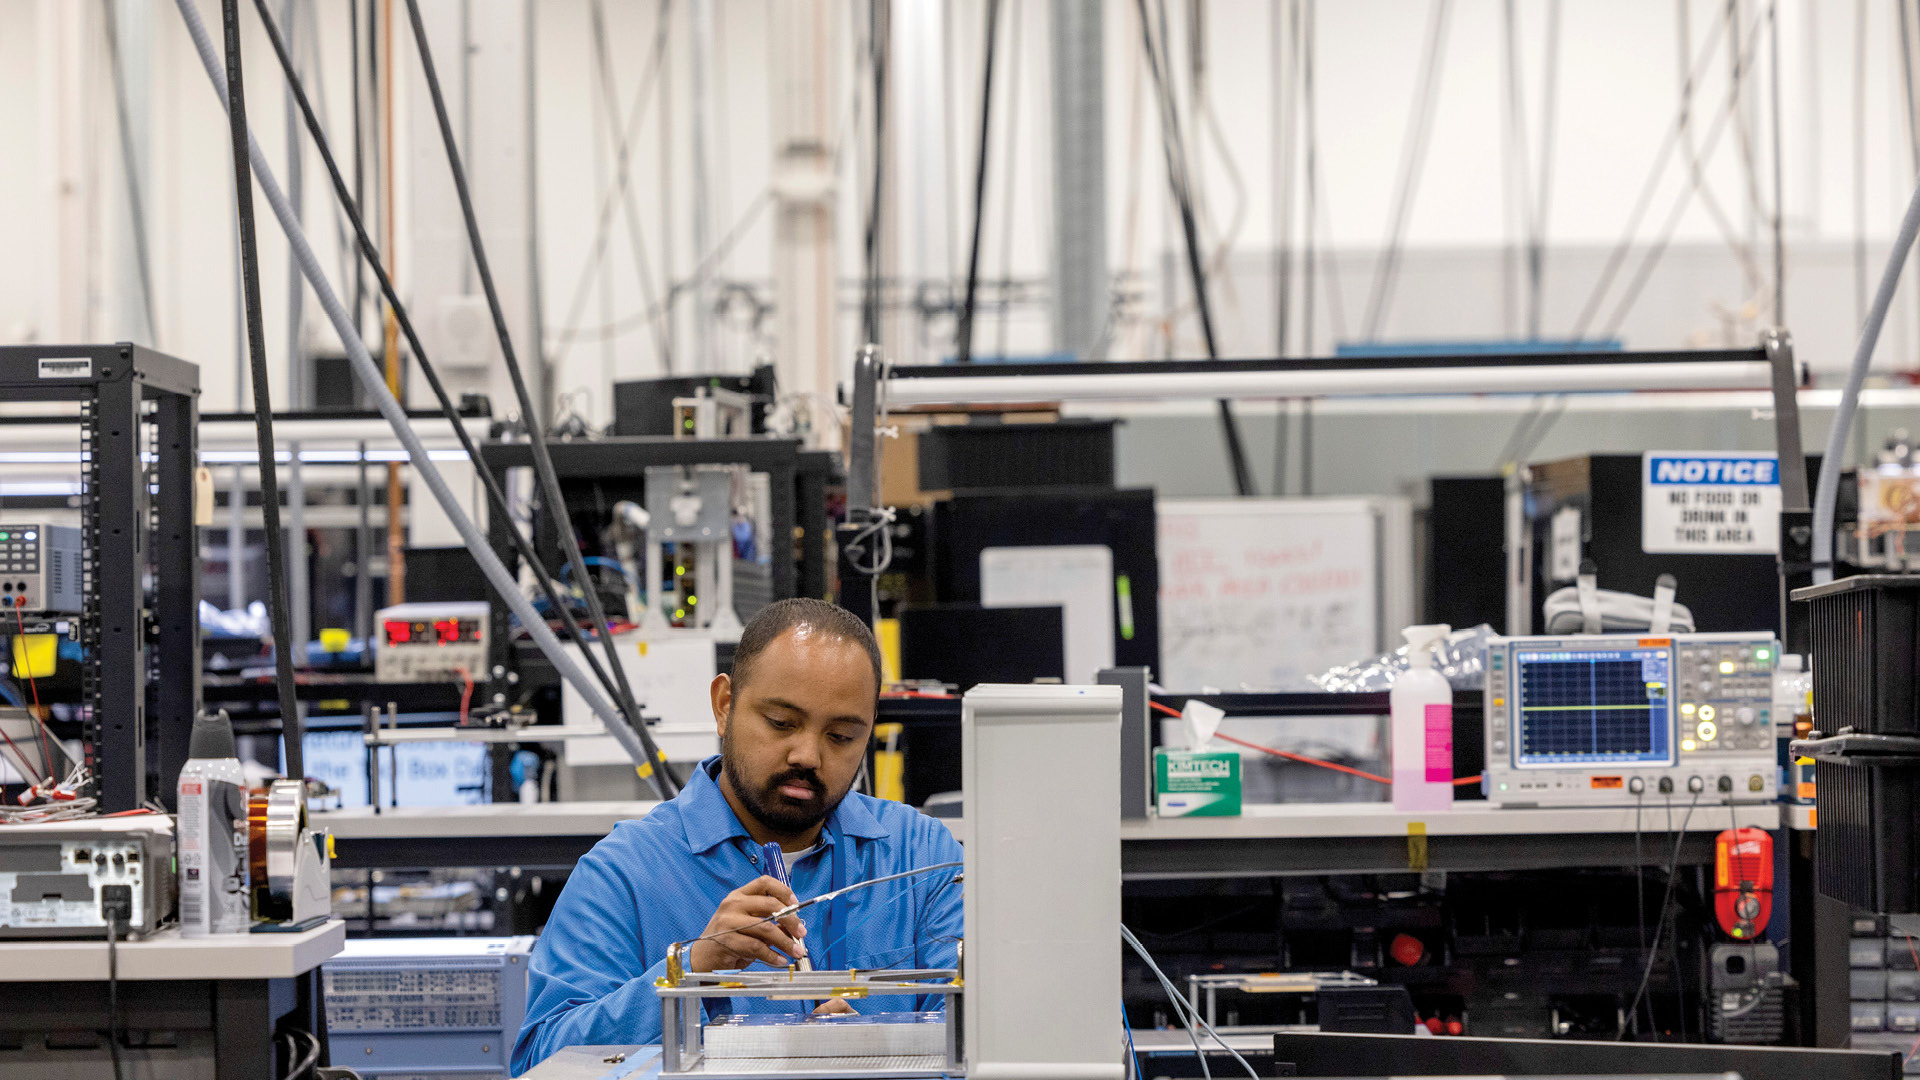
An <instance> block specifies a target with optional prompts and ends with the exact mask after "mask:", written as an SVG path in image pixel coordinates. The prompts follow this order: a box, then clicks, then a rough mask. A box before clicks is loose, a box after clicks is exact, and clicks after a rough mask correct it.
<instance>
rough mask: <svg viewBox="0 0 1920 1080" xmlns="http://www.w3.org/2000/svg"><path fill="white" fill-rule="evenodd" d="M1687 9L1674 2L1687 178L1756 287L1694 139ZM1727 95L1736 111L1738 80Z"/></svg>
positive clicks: (1748, 254) (1755, 272)
mask: <svg viewBox="0 0 1920 1080" xmlns="http://www.w3.org/2000/svg"><path fill="white" fill-rule="evenodd" d="M1689 9H1690V4H1689V3H1688V2H1687V0H1680V2H1679V3H1677V4H1676V5H1674V12H1675V16H1676V20H1677V26H1676V33H1677V35H1678V41H1679V49H1678V58H1679V61H1680V115H1681V117H1682V120H1681V132H1680V143H1681V149H1682V154H1683V156H1684V158H1685V160H1686V164H1687V179H1688V182H1689V183H1691V184H1692V186H1693V192H1694V194H1695V195H1697V196H1698V197H1699V199H1700V205H1701V206H1702V207H1703V208H1704V209H1705V210H1706V211H1707V215H1708V216H1709V217H1710V218H1712V220H1713V224H1714V227H1715V228H1716V229H1718V230H1719V232H1720V238H1721V239H1722V240H1724V241H1725V242H1726V245H1727V247H1728V248H1729V249H1730V250H1732V252H1733V255H1734V258H1735V260H1737V261H1738V262H1739V264H1740V269H1741V272H1742V273H1743V274H1744V275H1745V277H1746V283H1747V288H1748V289H1749V290H1758V289H1759V288H1760V286H1761V276H1760V267H1759V265H1758V264H1756V263H1755V262H1754V261H1753V251H1752V250H1751V249H1750V248H1749V247H1748V246H1747V245H1746V243H1745V241H1743V240H1742V239H1741V238H1740V237H1739V236H1738V235H1737V234H1736V233H1735V232H1734V228H1733V222H1732V221H1731V220H1730V219H1729V218H1728V217H1727V214H1726V211H1725V210H1724V209H1722V207H1721V206H1720V200H1719V198H1718V197H1716V196H1715V195H1714V194H1713V188H1712V186H1710V185H1709V184H1708V183H1707V181H1706V175H1705V166H1704V164H1703V162H1702V161H1701V151H1700V148H1698V147H1696V146H1695V145H1694V142H1693V100H1694V96H1695V93H1696V91H1697V89H1698V86H1697V82H1698V81H1697V80H1696V79H1695V78H1694V77H1693V73H1692V72H1691V71H1689V70H1688V69H1687V66H1686V65H1687V57H1688V56H1689V55H1690V54H1691V52H1692V49H1691V47H1690V44H1689V43H1690V42H1691V41H1692V37H1693V35H1692V31H1691V26H1692V20H1691V19H1690V18H1689V13H1690V12H1689ZM1733 66H1734V67H1735V68H1736V69H1739V68H1740V67H1741V64H1740V63H1739V61H1738V60H1737V59H1736V60H1735V61H1734V65H1733ZM1728 97H1729V99H1730V100H1731V101H1732V102H1733V103H1734V104H1733V106H1732V107H1733V108H1734V109H1736V110H1737V109H1738V107H1739V106H1738V103H1739V100H1740V84H1739V82H1738V81H1737V80H1736V81H1735V83H1734V84H1733V89H1731V90H1729V91H1728Z"/></svg>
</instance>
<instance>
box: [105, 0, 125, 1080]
mask: <svg viewBox="0 0 1920 1080" xmlns="http://www.w3.org/2000/svg"><path fill="white" fill-rule="evenodd" d="M107 2H108V3H112V2H113V0H107ZM116 857H117V856H116ZM119 937H120V917H119V916H118V915H117V914H114V915H108V916H107V1055H108V1057H110V1058H112V1059H113V1080H120V1078H121V1076H122V1073H121V1071H120V941H119Z"/></svg>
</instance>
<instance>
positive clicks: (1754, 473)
mask: <svg viewBox="0 0 1920 1080" xmlns="http://www.w3.org/2000/svg"><path fill="white" fill-rule="evenodd" d="M1640 468H1641V473H1640V547H1641V549H1642V550H1644V551H1647V552H1649V553H1654V552H1659V553H1667V552H1675V553H1686V554H1694V555H1729V554H1752V555H1762V554H1764V555H1772V554H1775V553H1777V552H1778V551H1779V550H1780V463H1779V459H1778V458H1776V457H1775V456H1774V455H1772V454H1732V453H1729V454H1709V453H1696V452H1690V451H1678V452H1661V451H1652V452H1649V453H1647V454H1645V455H1643V456H1642V457H1641V459H1640Z"/></svg>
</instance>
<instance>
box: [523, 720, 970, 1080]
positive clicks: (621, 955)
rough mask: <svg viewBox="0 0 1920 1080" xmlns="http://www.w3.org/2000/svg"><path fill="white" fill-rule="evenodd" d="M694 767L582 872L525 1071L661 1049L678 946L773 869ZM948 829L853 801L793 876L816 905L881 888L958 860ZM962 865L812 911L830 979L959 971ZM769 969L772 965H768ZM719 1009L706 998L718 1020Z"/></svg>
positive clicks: (544, 984) (534, 980)
mask: <svg viewBox="0 0 1920 1080" xmlns="http://www.w3.org/2000/svg"><path fill="white" fill-rule="evenodd" d="M719 767H720V759H719V758H718V757H711V758H708V759H707V760H705V761H703V762H701V763H700V764H699V766H698V767H696V768H695V769H694V770H693V777H692V779H691V780H689V781H688V783H687V786H686V787H685V788H684V789H683V790H682V791H681V792H680V794H679V796H678V797H676V798H674V799H673V800H672V801H671V802H667V803H664V804H662V805H660V806H659V807H657V808H655V810H654V811H653V812H652V813H651V814H648V815H647V816H646V817H645V818H644V819H642V820H639V821H623V822H621V823H620V824H618V825H616V826H615V827H614V830H613V832H612V833H611V834H609V835H608V836H607V838H606V839H604V840H602V841H600V842H599V843H598V844H595V845H594V846H593V850H592V851H589V852H588V853H587V854H586V857H585V858H583V859H581V860H580V862H579V863H578V864H577V865H576V866H575V867H574V869H573V874H572V876H571V877H570V878H569V879H568V881H567V886H566V889H565V891H563V892H562V893H561V894H560V900H559V902H558V903H556V904H555V905H554V908H553V916H552V918H551V919H549V920H548V922H547V926H546V929H545V930H544V931H543V932H542V933H541V935H540V941H539V943H538V944H536V945H535V946H534V950H533V964H532V970H531V971H530V973H529V979H530V982H529V985H528V987H527V1016H526V1020H525V1022H524V1023H522V1024H521V1027H520V1037H519V1038H518V1039H517V1040H515V1042H514V1047H513V1073H514V1075H516V1076H518V1075H519V1074H520V1073H522V1072H525V1071H526V1070H528V1069H530V1068H532V1067H533V1066H535V1065H537V1064H539V1063H540V1062H541V1061H544V1060H546V1059H547V1058H548V1057H550V1056H552V1055H553V1053H554V1052H555V1051H558V1050H559V1049H560V1048H562V1047H565V1046H581V1045H609V1044H629V1043H657V1042H659V1041H660V999H659V998H658V997H656V996H655V994H654V990H653V986H654V980H655V979H657V978H659V977H660V976H661V975H663V974H664V973H665V971H666V955H667V946H668V945H670V944H672V943H674V942H676V941H687V940H690V939H692V938H696V937H699V936H700V935H701V933H702V932H703V931H705V930H706V928H707V920H709V919H711V918H712V917H713V912H714V909H716V908H718V907H719V906H720V902H721V901H722V900H724V899H726V896H727V894H728V893H730V892H732V891H733V890H735V889H737V888H739V887H740V886H742V885H745V884H746V883H747V882H749V881H752V880H753V879H754V878H756V877H759V876H760V875H761V874H763V873H765V872H766V868H765V867H764V866H762V865H761V859H760V846H759V845H758V844H756V843H754V842H753V840H752V838H751V837H749V836H748V835H747V830H746V828H745V827H744V826H742V825H741V824H740V819H739V818H738V817H736V816H734V813H733V807H732V806H730V805H728V803H727V800H726V796H724V795H722V794H721V793H720V787H719V784H718V783H717V782H716V781H715V779H714V777H715V776H716V775H717V774H718V771H719ZM960 857H961V854H960V845H959V843H958V842H957V841H956V840H954V838H953V834H952V833H951V832H949V831H948V829H947V827H946V826H945V825H943V824H941V823H940V822H938V821H936V820H934V819H933V818H930V817H927V816H925V815H924V814H921V813H920V812H919V811H918V810H915V809H913V808H912V807H910V806H905V805H902V804H900V803H896V802H887V801H885V800H881V799H874V798H870V797H868V796H866V795H862V794H860V793H859V792H849V793H848V794H847V797H846V798H845V799H844V800H842V801H841V803H840V805H839V806H838V807H836V808H835V809H834V811H833V813H832V814H831V815H829V816H828V818H827V821H826V827H825V828H823V829H822V830H821V832H820V843H819V846H818V847H817V848H815V849H814V851H813V852H812V853H811V854H810V855H808V856H807V857H805V858H803V859H801V860H799V862H797V863H796V864H795V865H794V866H792V867H791V868H790V870H789V873H790V875H791V880H792V885H793V892H794V895H795V896H796V897H797V898H799V899H801V900H806V899H809V898H811V897H815V896H820V895H822V894H823V893H828V892H832V891H834V890H836V889H840V888H843V887H845V886H847V885H852V884H854V883H856V882H860V881H866V880H869V879H871V878H878V877H885V876H886V875H888V874H897V873H901V872H903V871H907V870H912V869H915V868H918V867H923V866H932V865H934V864H936V863H944V862H958V861H959V860H960ZM959 872H960V870H959V868H958V867H955V868H953V869H950V870H936V871H933V872H932V873H929V874H924V875H920V876H917V877H911V878H904V879H902V880H900V881H896V882H888V883H886V884H884V885H877V886H874V887H873V888H871V889H860V890H856V891H854V892H852V893H850V894H848V895H846V896H843V897H840V898H839V899H836V900H830V901H828V902H826V903H824V904H816V905H814V906H813V907H810V908H807V909H805V910H804V911H802V912H801V913H800V917H801V921H803V922H804V923H805V924H806V927H807V936H806V944H807V952H808V955H809V957H810V959H811V960H812V961H813V965H814V966H815V967H817V968H823V969H824V968H880V967H889V968H904V967H953V966H954V964H955V961H956V951H955V947H954V943H955V942H956V941H957V940H958V939H959V937H960V932H961V923H962V916H961V889H960V886H959V884H958V883H957V880H958V875H959ZM756 966H760V965H756ZM718 1000H726V999H712V998H709V999H706V1003H707V1007H708V1011H709V1013H712V1012H714V1011H715V1003H716V1001H718ZM944 1000H945V999H944V998H941V997H939V996H934V995H928V996H926V997H923V998H907V997H904V996H902V997H882V998H873V999H869V1000H866V1001H856V1002H852V1003H851V1004H852V1005H853V1006H854V1008H855V1009H857V1010H859V1011H861V1012H880V1011H891V1010H906V1009H914V1008H921V1009H926V1008H939V1007H941V1004H942V1003H943V1002H944ZM806 1008H807V1003H805V1002H798V1001H762V1000H756V999H746V998H741V999H737V1000H733V1001H732V1009H731V1010H726V1009H721V1010H720V1011H733V1012H742V1013H747V1012H799V1011H803V1010H805V1009H806Z"/></svg>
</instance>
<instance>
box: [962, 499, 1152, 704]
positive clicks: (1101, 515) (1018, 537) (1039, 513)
mask: <svg viewBox="0 0 1920 1080" xmlns="http://www.w3.org/2000/svg"><path fill="white" fill-rule="evenodd" d="M1153 499H1154V496H1153V491H1152V490H1151V489H1148V488H1136V489H1131V490H1125V491H1052V492H1048V491H1032V492H1024V493H1021V494H1017V495H956V496H954V497H953V498H951V499H948V500H946V501H944V502H939V503H936V504H934V523H933V524H934V528H933V556H934V559H933V561H934V567H933V572H934V596H935V597H936V598H937V599H939V600H941V601H942V602H948V603H979V601H980V553H981V552H982V551H985V550H986V549H988V548H995V547H1046V546H1068V545H1076V546H1077V545H1083V544H1087V545H1091V544H1098V545H1103V546H1105V547H1106V548H1108V549H1109V550H1111V551H1112V552H1113V577H1114V598H1113V604H1114V613H1113V628H1114V634H1113V637H1114V641H1113V662H1114V666H1115V667H1143V668H1148V669H1150V670H1152V671H1155V672H1158V671H1159V670H1160V564H1159V549H1158V546H1157V541H1158V536H1159V531H1158V530H1159V519H1158V517H1157V516H1156V514H1155V511H1154V502H1153Z"/></svg>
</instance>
